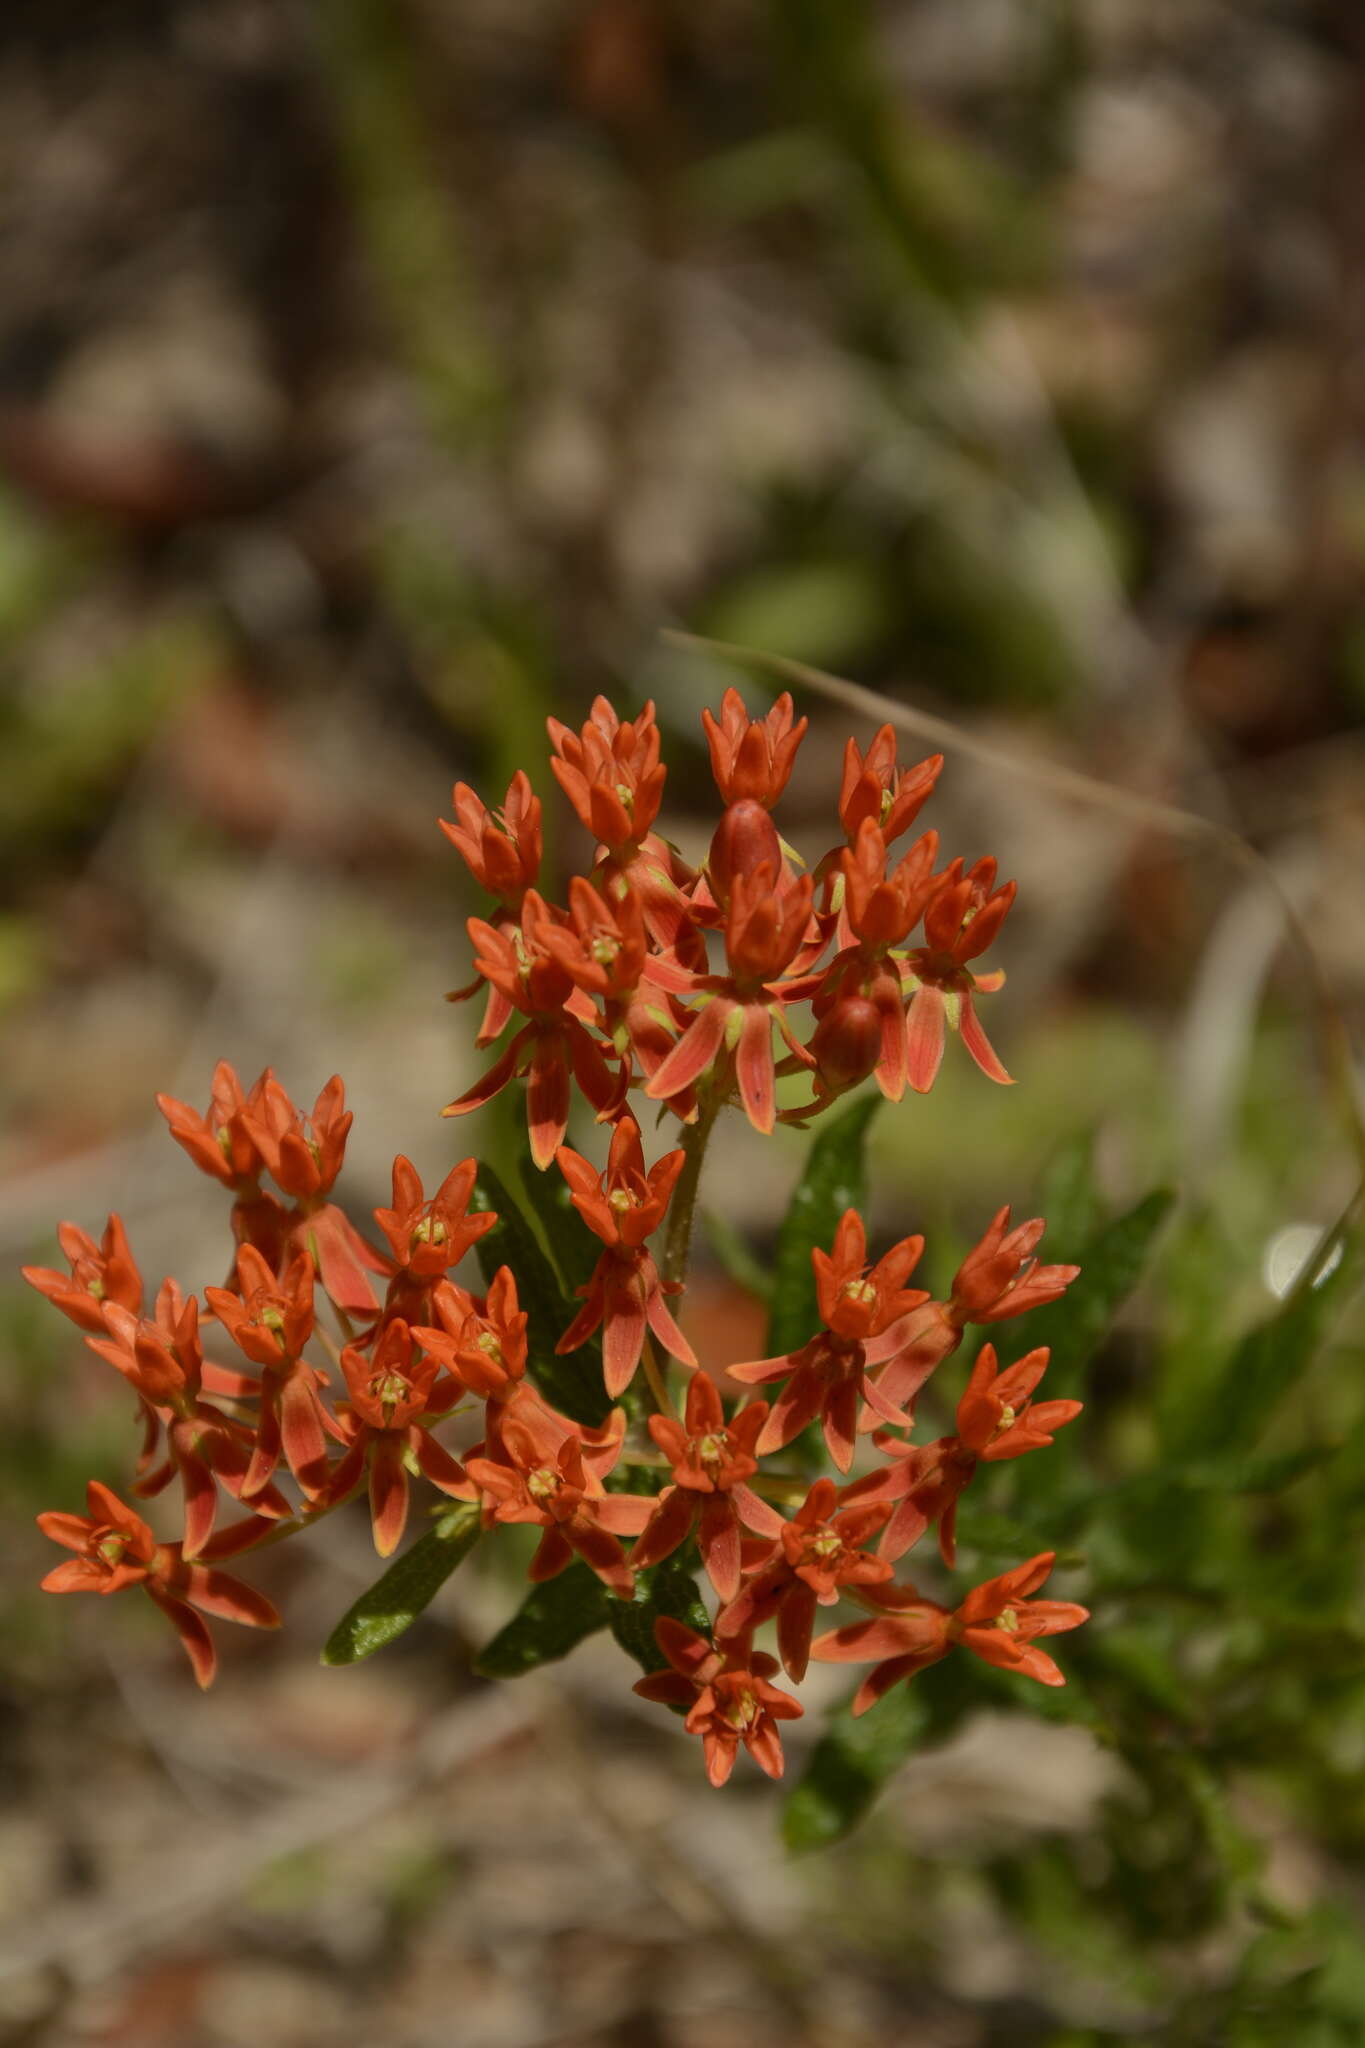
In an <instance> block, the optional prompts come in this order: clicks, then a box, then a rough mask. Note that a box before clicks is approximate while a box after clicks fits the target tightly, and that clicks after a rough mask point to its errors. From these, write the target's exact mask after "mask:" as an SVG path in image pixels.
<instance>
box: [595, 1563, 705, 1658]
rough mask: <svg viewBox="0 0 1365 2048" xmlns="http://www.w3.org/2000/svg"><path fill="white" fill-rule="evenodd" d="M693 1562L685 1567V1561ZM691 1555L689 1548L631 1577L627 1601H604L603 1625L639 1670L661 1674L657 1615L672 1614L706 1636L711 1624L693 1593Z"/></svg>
mask: <svg viewBox="0 0 1365 2048" xmlns="http://www.w3.org/2000/svg"><path fill="white" fill-rule="evenodd" d="M689 1556H692V1557H693V1559H694V1563H693V1565H691V1566H689V1565H688V1564H687V1562H686V1561H685V1560H686V1559H687V1558H688V1557H689ZM694 1570H695V1553H694V1552H692V1551H691V1549H690V1547H689V1549H688V1550H686V1551H682V1552H680V1553H679V1555H678V1556H677V1557H670V1558H667V1559H666V1560H665V1561H664V1563H663V1564H656V1565H653V1566H651V1567H650V1568H649V1569H647V1570H645V1571H641V1572H637V1573H636V1574H635V1593H634V1597H633V1598H632V1599H630V1600H615V1599H612V1598H610V1597H609V1598H608V1600H607V1623H608V1626H609V1627H610V1629H611V1632H612V1634H613V1635H614V1636H615V1638H616V1640H617V1642H618V1643H619V1644H620V1645H621V1648H622V1649H623V1650H624V1651H625V1652H626V1654H627V1656H630V1657H633V1658H634V1659H635V1662H636V1663H637V1664H638V1665H639V1666H640V1669H641V1670H642V1671H646V1672H648V1671H662V1670H663V1669H664V1668H665V1666H666V1664H667V1661H668V1660H667V1659H666V1658H665V1657H663V1656H661V1655H660V1652H659V1646H658V1644H657V1643H656V1642H655V1640H654V1624H655V1622H656V1621H657V1620H658V1618H659V1616H660V1615H661V1614H670V1615H672V1617H673V1619H674V1620H675V1621H685V1622H686V1623H687V1626H688V1627H689V1628H694V1629H696V1631H697V1633H698V1635H703V1636H705V1635H709V1634H710V1632H711V1624H710V1621H709V1620H708V1619H707V1614H706V1609H705V1607H703V1605H702V1602H701V1596H700V1595H699V1593H698V1592H697V1581H696V1579H695V1577H694V1576H693V1573H694Z"/></svg>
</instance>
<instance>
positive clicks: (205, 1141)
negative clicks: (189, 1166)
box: [156, 1060, 271, 1193]
mask: <svg viewBox="0 0 1365 2048" xmlns="http://www.w3.org/2000/svg"><path fill="white" fill-rule="evenodd" d="M270 1079H271V1073H270V1069H269V1068H268V1067H267V1068H266V1070H265V1072H264V1073H263V1074H262V1075H261V1078H260V1080H259V1081H257V1082H255V1083H254V1084H253V1086H252V1089H251V1092H250V1094H249V1095H248V1094H246V1093H244V1092H243V1089H242V1084H241V1082H240V1081H239V1080H238V1078H237V1075H236V1073H235V1071H234V1070H233V1068H231V1067H230V1066H229V1065H228V1063H227V1061H226V1060H219V1062H218V1064H217V1066H216V1067H215V1068H214V1070H213V1083H212V1087H211V1090H210V1099H209V1108H208V1114H207V1116H200V1114H199V1112H198V1111H197V1110H194V1109H191V1108H190V1107H189V1105H188V1103H185V1102H177V1100H176V1098H175V1097H174V1096H173V1095H158V1096H157V1098H156V1106H157V1108H158V1109H159V1110H160V1111H161V1114H162V1115H163V1116H164V1117H165V1119H166V1121H167V1123H168V1124H169V1125H170V1127H171V1136H172V1137H173V1138H174V1139H175V1142H176V1143H177V1145H180V1146H181V1147H183V1149H184V1150H185V1151H186V1152H188V1153H189V1155H190V1158H191V1159H192V1160H193V1161H194V1163H195V1165H196V1166H197V1167H199V1168H200V1169H201V1170H202V1171H203V1172H204V1173H207V1174H210V1175H212V1177H213V1179H214V1180H220V1181H222V1183H223V1185H224V1186H225V1187H229V1188H233V1189H235V1190H236V1191H237V1192H238V1193H249V1192H252V1191H254V1189H255V1186H256V1182H257V1180H258V1179H259V1177H260V1173H261V1168H262V1166H263V1165H264V1161H263V1159H262V1157H261V1153H260V1151H259V1149H258V1147H257V1145H256V1143H255V1140H254V1139H253V1138H252V1136H251V1134H250V1132H249V1131H248V1129H247V1127H246V1123H245V1121H244V1119H243V1112H244V1111H245V1110H246V1109H247V1108H248V1107H250V1106H253V1105H254V1104H255V1103H256V1102H257V1100H258V1099H259V1096H260V1093H261V1090H262V1089H263V1088H264V1087H265V1084H266V1083H267V1082H268V1081H269V1080H270Z"/></svg>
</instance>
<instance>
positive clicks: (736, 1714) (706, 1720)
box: [635, 1614, 804, 1786]
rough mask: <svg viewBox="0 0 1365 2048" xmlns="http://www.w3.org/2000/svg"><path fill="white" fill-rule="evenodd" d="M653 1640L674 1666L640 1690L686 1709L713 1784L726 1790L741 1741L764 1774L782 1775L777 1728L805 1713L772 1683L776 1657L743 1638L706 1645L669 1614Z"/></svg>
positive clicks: (661, 1619)
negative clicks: (722, 1786) (756, 1648)
mask: <svg viewBox="0 0 1365 2048" xmlns="http://www.w3.org/2000/svg"><path fill="white" fill-rule="evenodd" d="M654 1640H655V1642H656V1643H657V1644H658V1646H659V1649H660V1652H661V1654H662V1655H663V1656H665V1657H666V1658H667V1659H668V1664H669V1668H668V1670H667V1671H656V1672H652V1673H651V1674H650V1676H649V1677H648V1678H642V1679H640V1680H639V1681H638V1682H637V1684H636V1686H635V1691H636V1692H637V1693H639V1695H640V1697H641V1699H644V1700H657V1701H659V1702H660V1704H661V1705H664V1706H669V1707H686V1708H687V1709H688V1713H687V1719H686V1720H685V1721H684V1723H683V1726H684V1727H685V1728H686V1730H687V1732H688V1734H689V1735H700V1737H701V1741H702V1751H703V1754H704V1755H705V1758H706V1775H707V1777H708V1778H709V1779H710V1780H711V1783H712V1784H713V1785H717V1786H719V1785H723V1784H724V1783H725V1782H726V1780H727V1779H728V1778H729V1776H730V1773H731V1771H733V1769H734V1767H735V1758H736V1757H737V1756H738V1754H739V1745H740V1743H741V1742H742V1743H743V1744H744V1747H745V1748H746V1749H747V1750H748V1752H749V1754H750V1756H751V1757H752V1758H753V1760H754V1762H755V1763H756V1764H757V1765H758V1767H759V1769H760V1770H761V1771H766V1772H767V1774H768V1776H769V1777H770V1778H780V1777H781V1776H782V1766H783V1756H782V1737H781V1735H780V1734H779V1733H778V1729H777V1723H778V1722H779V1721H799V1720H800V1718H801V1715H802V1713H803V1712H804V1708H803V1707H802V1706H801V1704H800V1702H799V1701H798V1700H794V1699H793V1698H792V1696H791V1694H790V1693H789V1692H783V1691H781V1689H780V1688H779V1687H778V1686H775V1685H773V1684H772V1683H771V1678H772V1674H773V1672H775V1671H776V1670H777V1659H776V1657H769V1656H768V1655H767V1654H766V1653H765V1652H763V1651H761V1650H760V1651H755V1650H752V1649H751V1648H750V1647H749V1644H748V1643H747V1642H744V1641H740V1640H738V1639H735V1640H732V1641H731V1642H729V1643H726V1644H723V1645H722V1644H712V1643H708V1642H707V1640H706V1638H705V1636H699V1635H698V1634H697V1632H696V1630H695V1629H690V1628H688V1627H687V1625H686V1623H685V1622H681V1621H674V1620H673V1618H672V1616H671V1615H667V1614H661V1615H660V1616H659V1618H658V1620H657V1621H656V1622H655V1624H654Z"/></svg>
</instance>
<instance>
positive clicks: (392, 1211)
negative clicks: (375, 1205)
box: [374, 1152, 498, 1281]
mask: <svg viewBox="0 0 1365 2048" xmlns="http://www.w3.org/2000/svg"><path fill="white" fill-rule="evenodd" d="M478 1171H479V1162H478V1160H477V1159H462V1160H461V1161H460V1163H459V1165H458V1166H452V1167H451V1169H450V1172H449V1173H448V1174H447V1175H446V1177H445V1179H444V1180H443V1181H442V1182H441V1185H440V1187H439V1188H438V1189H437V1190H436V1193H435V1194H434V1195H433V1196H432V1197H431V1200H430V1201H428V1200H427V1199H426V1196H425V1194H424V1193H423V1190H422V1177H421V1175H420V1174H419V1173H418V1171H417V1168H416V1167H415V1166H414V1165H413V1163H412V1161H411V1160H410V1159H405V1158H404V1157H403V1155H402V1153H401V1152H400V1153H399V1155H398V1157H397V1158H396V1159H395V1160H394V1162H393V1197H392V1206H391V1207H390V1208H388V1209H376V1210H375V1212H374V1220H375V1222H376V1223H377V1224H378V1225H379V1228H380V1229H381V1230H382V1231H383V1233H384V1235H385V1237H386V1238H387V1239H388V1241H389V1250H390V1251H391V1252H392V1253H393V1257H394V1262H395V1264H396V1265H397V1266H399V1267H400V1268H401V1269H402V1271H403V1272H404V1273H405V1274H407V1275H409V1276H410V1277H411V1278H412V1279H413V1280H416V1281H430V1280H435V1279H436V1278H438V1276H439V1275H441V1274H442V1273H444V1272H445V1271H446V1270H447V1268H448V1267H450V1266H457V1265H458V1264H459V1262H460V1260H461V1259H462V1258H463V1257H464V1255H465V1253H466V1252H467V1251H468V1250H469V1249H470V1247H471V1246H472V1245H476V1244H477V1243H478V1241H479V1239H480V1238H481V1237H486V1236H487V1235H488V1233H489V1231H490V1230H492V1229H493V1227H494V1225H495V1224H496V1223H497V1220H498V1219H497V1217H496V1216H495V1215H493V1213H492V1212H491V1210H490V1211H487V1212H485V1213H484V1214H482V1215H478V1216H471V1215H469V1214H468V1213H467V1212H468V1209H469V1198H470V1196H471V1195H472V1194H473V1192H474V1182H475V1179H476V1177H477V1175H478Z"/></svg>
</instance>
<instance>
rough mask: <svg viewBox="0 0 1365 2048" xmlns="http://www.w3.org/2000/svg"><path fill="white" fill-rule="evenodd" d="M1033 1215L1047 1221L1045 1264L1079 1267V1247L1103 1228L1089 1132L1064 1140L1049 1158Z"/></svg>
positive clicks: (1093, 1152)
mask: <svg viewBox="0 0 1365 2048" xmlns="http://www.w3.org/2000/svg"><path fill="white" fill-rule="evenodd" d="M1037 1214H1038V1215H1039V1216H1046V1218H1047V1252H1046V1257H1047V1260H1048V1263H1049V1264H1050V1265H1061V1264H1066V1265H1072V1264H1076V1265H1079V1263H1080V1258H1081V1248H1082V1246H1083V1245H1084V1244H1085V1242H1086V1240H1087V1238H1091V1237H1095V1236H1096V1235H1097V1234H1098V1233H1099V1231H1100V1229H1101V1228H1102V1226H1103V1224H1104V1207H1103V1204H1102V1203H1101V1201H1100V1195H1099V1189H1098V1188H1097V1187H1096V1185H1095V1139H1094V1134H1093V1133H1092V1132H1090V1131H1081V1132H1078V1133H1077V1134H1076V1135H1075V1136H1074V1137H1071V1138H1067V1139H1065V1140H1064V1141H1063V1143H1062V1144H1060V1145H1059V1146H1058V1147H1057V1149H1056V1151H1055V1152H1054V1153H1053V1154H1052V1156H1051V1158H1050V1159H1049V1160H1048V1162H1047V1165H1046V1166H1045V1167H1044V1168H1043V1172H1042V1174H1041V1176H1040V1178H1039V1182H1038V1207H1037Z"/></svg>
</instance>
